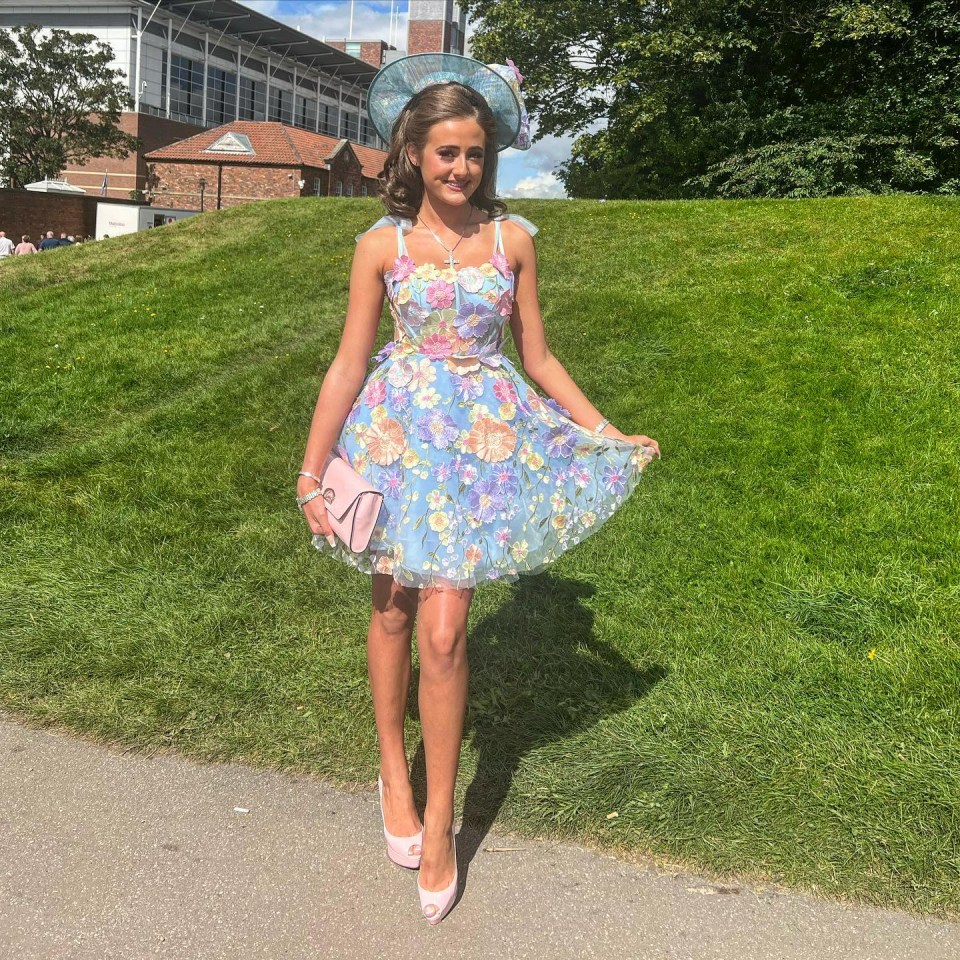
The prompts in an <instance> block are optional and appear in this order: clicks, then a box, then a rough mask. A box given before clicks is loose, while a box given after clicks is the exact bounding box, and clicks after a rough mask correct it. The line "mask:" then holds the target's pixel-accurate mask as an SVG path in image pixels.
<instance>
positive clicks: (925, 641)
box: [0, 196, 960, 916]
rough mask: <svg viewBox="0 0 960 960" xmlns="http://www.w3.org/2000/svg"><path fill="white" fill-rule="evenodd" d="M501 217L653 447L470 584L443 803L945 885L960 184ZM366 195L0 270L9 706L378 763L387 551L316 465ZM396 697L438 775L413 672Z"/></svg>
mask: <svg viewBox="0 0 960 960" xmlns="http://www.w3.org/2000/svg"><path fill="white" fill-rule="evenodd" d="M511 209H513V210H515V211H517V212H520V213H522V214H524V215H525V216H528V217H529V218H530V219H531V220H533V221H534V222H535V223H537V224H538V225H539V226H540V227H541V233H540V234H539V235H538V237H537V245H538V249H539V251H540V259H541V303H542V305H543V310H544V318H545V323H546V327H547V333H548V338H549V341H550V343H551V347H552V349H553V352H554V353H555V354H556V355H557V356H558V357H559V358H560V360H561V361H562V362H563V363H564V364H565V366H566V367H567V369H568V370H569V372H570V373H571V375H572V376H573V377H574V379H575V380H576V381H577V382H578V383H579V384H580V386H581V387H582V388H583V390H584V391H585V392H586V394H587V395H588V396H589V397H590V398H591V400H592V401H593V402H594V403H595V404H596V406H597V407H598V408H599V409H600V410H602V411H603V412H604V415H606V416H609V417H610V418H611V419H612V420H613V422H614V423H615V424H616V425H617V426H618V427H619V428H620V429H621V430H623V431H624V432H626V433H646V434H648V435H649V436H651V437H654V438H656V439H657V440H658V441H659V443H660V445H661V449H662V453H663V459H662V460H661V461H657V462H654V463H653V464H652V465H651V467H650V469H649V470H648V472H647V473H646V474H645V477H644V481H643V483H642V484H641V486H640V488H639V489H638V491H637V492H636V493H635V494H634V496H633V497H631V499H630V500H629V501H628V502H627V503H626V504H625V505H624V507H623V509H622V510H621V511H620V512H619V513H618V514H617V515H616V516H615V517H613V518H612V519H611V520H610V521H609V522H608V523H607V524H606V525H605V526H604V527H603V529H602V530H600V531H598V533H597V534H596V535H595V536H594V537H591V538H590V539H588V540H587V541H585V542H583V543H581V544H580V545H578V546H577V547H576V548H575V549H574V550H572V551H571V552H570V553H568V554H566V555H565V556H564V557H563V558H562V560H561V561H559V562H558V563H557V564H556V565H555V566H554V567H553V568H551V570H550V571H548V572H547V573H545V574H540V575H538V576H536V577H528V578H524V579H522V580H521V581H520V582H519V583H518V584H515V585H509V584H496V583H491V584H488V585H485V586H483V587H481V588H480V589H478V591H477V594H476V596H475V599H474V603H473V607H472V610H471V618H470V639H469V648H470V663H471V699H470V707H469V715H468V720H467V734H466V739H465V743H464V750H463V758H462V768H461V776H460V780H459V790H460V794H459V796H458V800H457V809H458V813H459V812H460V811H462V812H463V813H464V814H465V816H466V817H467V818H469V819H470V820H471V822H474V823H476V824H478V825H481V826H483V825H487V824H489V823H490V822H492V820H493V819H494V818H496V819H497V820H498V822H499V823H500V824H501V825H502V826H504V827H508V828H511V829H514V830H518V831H521V832H524V833H529V834H530V835H534V834H539V835H546V836H552V837H564V838H570V839H575V840H579V841H582V842H585V843H589V844H593V845H597V846H599V847H601V848H606V849H609V850H611V851H617V852H620V853H623V854H626V855H630V854H632V853H637V854H649V855H653V856H655V857H657V858H658V859H659V860H660V861H661V862H667V863H673V864H683V865H686V866H688V867H692V868H696V869H703V870H708V871H712V872H714V873H715V874H716V875H718V876H728V875H732V874H734V873H735V874H738V875H740V876H743V877H746V878H753V879H759V880H764V879H769V880H772V881H776V882H780V883H784V884H787V885H792V886H795V887H799V888H803V889H806V890H810V891H816V892H819V893H823V894H827V895H830V896H835V897H849V898H853V899H857V900H861V901H865V902H871V903H876V904H886V905H897V906H902V907H906V908H908V909H912V910H922V911H927V912H930V913H933V914H937V915H943V916H947V915H953V916H956V915H958V914H960V739H958V732H960V731H958V720H960V709H958V692H960V690H958V687H960V645H958V641H960V523H958V518H960V306H958V304H960V231H958V229H957V223H958V217H960V201H957V200H954V199H948V198H936V197H909V196H893V197H876V198H858V199H830V200H795V201H742V202H665V203H631V202H610V203H605V204H597V203H591V202H586V201H584V202H576V201H569V202H563V201H553V202H551V201H527V202H516V203H514V204H512V205H511ZM379 214H380V211H379V208H378V206H377V204H376V203H375V202H374V201H368V200H360V199H355V200H347V199H339V200H332V199H297V200H278V201H271V202H266V203H257V204H250V205H247V206H243V207H239V208H234V209H230V210H225V211H222V212H219V213H209V214H206V215H204V216H202V217H196V218H193V219H190V220H186V221H183V222H181V223H179V224H176V225H172V226H168V227H164V228H162V229H157V230H152V231H148V232H145V233H141V234H137V235H134V236H126V237H116V238H113V239H110V240H107V241H101V242H100V243H96V244H90V245H85V246H80V247H75V248H72V249H62V250H56V251H53V252H50V253H44V254H42V255H41V256H37V257H31V258H18V259H17V260H16V261H14V262H10V263H6V264H4V265H3V266H2V267H0V303H2V304H3V311H2V317H0V334H2V336H0V347H2V349H0V521H2V547H3V549H2V550H0V705H2V706H4V707H6V708H7V709H10V710H14V711H17V712H18V713H20V714H22V715H23V716H25V717H27V718H29V719H30V720H32V721H33V722H36V723H40V724H57V725H62V726H64V727H67V728H70V729H72V730H74V731H77V732H80V733H82V734H83V735H85V736H88V737H91V738H94V739H97V740H103V741H112V742H115V743H122V744H129V745H134V746H137V747H139V748H142V749H145V750H156V749H161V748H175V749H176V750H178V751H181V752H183V753H184V754H189V755H192V756H194V757H202V758H211V759H229V760H238V759H242V760H243V761H244V762H247V763H250V764H253V765H262V766H268V767H279V768H285V769H290V770H297V771H310V772H312V773H315V774H317V775H319V776H322V777H324V778H327V779H329V780H330V781H333V782H336V783H339V784H344V785H348V784H360V783H362V784H364V785H365V786H368V787H369V786H370V785H371V784H373V783H374V781H375V779H376V774H377V767H378V760H379V758H378V752H377V743H376V731H375V727H374V722H373V713H372V708H371V705H370V700H369V689H368V685H367V676H366V651H365V642H366V628H367V622H368V618H369V609H370V593H369V580H368V578H366V577H365V576H364V575H362V574H360V573H357V572H356V571H353V570H352V569H350V568H347V567H346V566H345V565H342V564H337V563H336V562H335V561H333V560H331V559H329V558H325V557H322V556H321V555H320V554H318V553H317V551H315V550H314V549H313V547H312V546H311V544H310V539H309V532H308V530H307V527H306V525H305V523H304V521H303V519H302V517H301V515H300V514H299V512H298V511H297V509H296V507H295V505H294V503H293V497H294V493H295V473H296V471H297V470H298V469H299V465H300V462H301V458H302V455H303V447H304V444H305V442H306V435H307V430H308V427H309V423H310V418H311V415H312V412H313V406H314V403H315V401H316V396H317V392H318V390H319V388H320V383H321V380H322V377H323V373H324V371H325V370H326V368H327V365H328V364H329V362H330V360H331V359H332V357H333V355H334V353H335V351H336V347H337V344H338V340H339V333H340V329H341V324H342V318H343V314H344V310H345V306H346V284H347V273H348V270H349V265H350V260H351V257H352V254H353V247H354V244H353V237H354V234H356V233H358V232H359V231H360V230H362V229H363V228H365V227H366V226H367V225H369V224H370V223H372V222H373V221H374V220H375V219H376V218H377V217H378V216H379ZM391 332H392V331H391V329H390V325H389V322H388V320H387V319H385V320H384V323H383V325H382V327H381V336H380V338H379V340H378V345H379V344H382V343H383V342H384V341H385V340H387V339H389V337H390V334H391ZM508 352H509V354H510V356H511V357H512V358H513V359H516V352H515V351H514V350H513V347H512V344H509V346H508ZM415 669H416V661H415ZM409 712H410V720H409V722H408V724H407V736H408V741H407V742H408V748H409V755H410V758H411V762H412V765H413V770H414V775H415V778H416V781H417V788H416V789H417V792H418V796H419V797H420V799H421V801H422V798H423V756H422V747H421V744H420V737H419V724H418V721H417V702H416V676H415V677H414V686H413V690H412V692H411V699H410V710H409ZM614 814H616V815H615V816H614ZM371 829H372V826H371Z"/></svg>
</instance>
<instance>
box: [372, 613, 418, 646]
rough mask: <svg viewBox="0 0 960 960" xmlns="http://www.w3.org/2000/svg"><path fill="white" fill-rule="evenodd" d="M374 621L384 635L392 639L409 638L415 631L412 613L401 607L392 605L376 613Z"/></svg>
mask: <svg viewBox="0 0 960 960" xmlns="http://www.w3.org/2000/svg"><path fill="white" fill-rule="evenodd" d="M374 621H375V623H376V625H377V627H378V628H379V630H380V633H381V635H382V636H385V637H387V638H388V639H391V640H404V639H409V638H410V634H411V632H412V631H413V619H412V617H411V616H410V613H409V612H408V611H406V610H403V609H402V608H400V607H394V606H390V607H387V608H386V609H384V610H377V611H375V613H374Z"/></svg>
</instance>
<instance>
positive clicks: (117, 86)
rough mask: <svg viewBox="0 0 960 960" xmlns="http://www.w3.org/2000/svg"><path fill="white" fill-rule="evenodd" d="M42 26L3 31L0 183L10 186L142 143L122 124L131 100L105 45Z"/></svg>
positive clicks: (0, 50) (0, 32) (121, 154)
mask: <svg viewBox="0 0 960 960" xmlns="http://www.w3.org/2000/svg"><path fill="white" fill-rule="evenodd" d="M41 31H44V28H42V27H40V26H39V25H37V24H27V25H25V26H19V27H12V28H10V29H7V30H0V153H2V156H0V182H5V183H6V184H7V185H8V186H22V185H23V184H25V183H30V182H31V181H34V180H42V179H43V178H44V177H51V178H55V177H56V176H57V175H58V174H59V173H60V171H62V170H63V169H64V167H65V166H66V165H67V163H68V162H71V161H73V162H83V161H85V160H89V159H91V158H93V157H104V156H111V157H120V158H123V157H126V156H127V155H128V154H129V152H130V151H131V150H135V149H137V148H138V147H140V146H141V142H140V140H139V138H137V137H132V136H130V135H129V134H127V133H124V132H123V131H122V130H120V128H119V122H120V114H121V112H122V111H123V110H124V109H130V108H132V106H133V103H132V101H131V98H130V94H129V92H128V90H127V86H126V82H125V81H124V80H122V79H120V78H121V77H122V76H123V72H122V71H121V70H112V69H110V61H111V60H112V59H113V55H112V53H111V51H110V47H109V46H108V45H107V44H104V43H102V42H99V41H97V38H96V37H95V36H94V35H93V34H92V33H70V32H69V31H68V30H52V31H49V32H48V33H46V32H45V33H41ZM94 44H96V46H94Z"/></svg>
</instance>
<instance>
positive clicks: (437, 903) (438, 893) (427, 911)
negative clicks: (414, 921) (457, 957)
mask: <svg viewBox="0 0 960 960" xmlns="http://www.w3.org/2000/svg"><path fill="white" fill-rule="evenodd" d="M452 832H453V880H451V881H450V886H448V887H444V888H443V889H442V890H424V889H423V887H421V886H420V878H419V877H417V893H419V894H420V912H421V913H422V914H423V915H424V917H426V918H427V921H428V922H429V924H430V926H431V927H435V926H436V925H437V924H438V923H439V922H440V921H441V920H442V919H443V918H444V917H445V916H446V915H447V914H448V913H449V912H450V908H451V907H452V906H453V901H454V900H456V899H457V828H456V825H454V826H453V827H452Z"/></svg>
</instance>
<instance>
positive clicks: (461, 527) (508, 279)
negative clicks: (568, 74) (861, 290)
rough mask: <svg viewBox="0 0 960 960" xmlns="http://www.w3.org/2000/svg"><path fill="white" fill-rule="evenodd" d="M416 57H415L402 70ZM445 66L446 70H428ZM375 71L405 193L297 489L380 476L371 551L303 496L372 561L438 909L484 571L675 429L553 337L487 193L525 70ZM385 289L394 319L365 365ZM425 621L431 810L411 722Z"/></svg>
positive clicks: (544, 554)
mask: <svg viewBox="0 0 960 960" xmlns="http://www.w3.org/2000/svg"><path fill="white" fill-rule="evenodd" d="M424 57H427V58H429V57H436V58H437V60H436V61H435V62H434V61H429V64H432V65H433V66H434V67H435V68H436V69H433V70H432V71H424V70H423V69H422V68H423V67H424V63H423V59H424ZM409 61H416V63H414V64H413V66H415V67H417V69H416V70H410V71H409V72H408V74H404V71H405V70H407V67H406V66H405V64H406V63H407V62H409ZM460 61H463V63H460ZM451 64H452V66H451ZM438 65H439V66H442V67H443V70H440V69H439V67H438ZM438 75H439V76H443V77H445V78H446V79H444V80H443V82H430V81H431V80H434V79H436V77H437V76H438ZM381 76H382V77H383V79H384V82H383V83H382V84H381V85H380V91H379V93H380V96H379V97H375V96H374V89H373V88H371V90H370V102H371V104H373V103H375V102H376V103H378V104H379V105H380V107H382V105H383V104H385V103H386V104H388V107H386V108H384V111H385V112H381V113H380V114H377V113H375V110H374V108H371V118H372V119H373V120H374V124H375V126H377V128H378V132H380V134H381V136H383V137H384V139H388V140H389V143H390V149H389V154H388V157H387V160H386V163H385V166H384V174H383V178H382V181H381V187H380V196H381V199H382V201H383V203H384V205H385V206H386V208H387V210H388V211H389V213H390V215H389V216H387V217H385V218H383V219H382V220H381V221H380V222H378V223H377V224H375V225H374V227H372V228H371V229H370V230H368V231H367V232H366V233H364V234H362V235H361V236H360V237H358V244H357V249H356V255H355V257H354V260H353V268H352V272H351V277H350V293H349V305H348V308H347V315H346V321H345V326H344V330H343V334H342V338H341V342H340V346H339V349H338V351H337V354H336V357H335V358H334V360H333V362H332V363H331V365H330V368H329V370H328V371H327V373H326V376H325V377H324V380H323V385H322V388H321V390H320V396H319V399H318V401H317V406H316V410H315V412H314V415H313V421H312V425H311V428H310V434H309V437H308V440H307V446H306V453H305V456H304V460H303V472H302V473H301V476H300V477H299V480H298V495H299V496H298V502H299V501H300V499H301V498H304V497H306V496H307V495H308V494H309V493H311V492H312V491H316V490H317V487H318V480H317V478H318V477H320V476H322V471H323V469H324V467H325V465H326V463H327V462H328V457H329V456H330V455H331V454H339V455H340V456H342V457H343V458H344V459H345V460H346V461H347V462H348V463H349V464H350V465H351V466H352V467H353V468H354V469H355V470H356V471H357V472H358V473H359V474H360V475H361V476H363V477H364V478H365V479H366V480H368V481H369V482H370V483H371V484H373V485H374V486H376V487H377V489H378V490H380V491H382V492H383V494H384V501H383V505H382V507H381V511H380V514H379V516H378V518H377V525H376V527H375V529H374V532H373V534H372V536H371V539H370V542H369V545H368V546H367V548H366V549H365V550H364V551H362V552H352V551H351V550H349V549H347V546H346V545H345V544H343V543H340V542H339V541H338V540H337V539H336V538H335V536H334V534H333V532H332V530H331V527H330V523H329V520H328V517H327V514H326V509H325V502H324V499H323V497H322V496H318V495H316V494H315V495H314V496H313V497H312V498H311V499H309V500H307V501H306V502H304V503H303V504H302V507H301V509H302V510H303V512H304V514H305V517H306V520H307V522H308V524H309V526H310V529H311V531H312V532H313V544H314V545H315V546H316V547H317V548H318V549H320V550H322V551H323V552H327V553H329V554H331V555H332V556H334V557H336V558H337V559H339V560H342V561H344V562H346V563H349V564H351V565H352V566H353V567H355V568H356V569H358V570H360V571H362V572H364V573H367V574H369V575H370V576H371V581H372V607H373V610H372V616H371V621H370V628H369V633H368V639H367V662H368V668H369V675H370V688H371V693H372V698H373V707H374V715H375V720H376V726H377V735H378V741H379V745H380V752H381V763H380V777H379V779H378V786H379V790H380V803H381V813H382V817H383V828H384V834H385V837H386V840H387V852H388V855H389V856H390V857H391V859H393V860H394V861H395V862H397V863H399V864H402V865H404V866H409V867H413V868H419V871H420V872H419V877H418V882H417V886H418V892H419V897H420V903H421V909H422V912H423V915H424V917H426V918H427V920H428V921H429V922H430V923H431V924H436V923H439V922H440V920H442V919H443V917H444V916H445V915H446V914H447V912H448V911H449V909H450V908H451V907H452V905H453V902H454V899H455V895H456V892H457V891H456V888H457V878H458V872H457V866H456V836H455V829H454V789H455V785H456V777H457V768H458V763H459V758H460V748H461V741H462V736H463V722H464V715H465V710H466V705H467V679H468V663H467V654H466V648H467V615H468V612H469V609H470V603H471V600H472V598H473V593H474V590H475V588H476V586H477V585H478V584H479V583H481V582H483V581H491V580H495V579H505V580H508V581H515V580H516V579H517V578H518V577H519V576H520V575H522V574H530V573H534V572H537V571H539V570H542V569H543V568H544V567H546V566H547V565H548V564H550V563H552V562H553V561H555V560H556V559H557V558H558V557H559V556H560V555H561V554H562V553H563V552H564V551H565V550H567V549H568V548H570V547H571V546H573V545H574V544H576V543H579V542H580V541H581V540H583V539H584V538H586V537H587V536H590V535H591V534H592V533H593V532H595V531H596V530H597V529H598V528H599V526H600V525H601V524H602V523H603V522H604V521H605V520H606V519H607V518H608V517H609V516H610V515H611V514H612V513H613V512H614V511H615V510H616V509H617V507H618V506H619V505H620V504H621V503H622V502H623V500H624V499H625V498H626V497H627V496H629V494H630V492H631V491H632V489H633V488H634V486H635V485H636V484H637V482H638V481H639V479H640V475H641V472H642V470H643V469H644V468H645V467H646V465H647V464H648V463H649V462H650V461H651V459H653V458H654V457H659V456H660V450H659V445H658V444H657V442H656V441H655V440H652V439H650V437H647V436H644V435H642V434H637V435H630V436H627V435H625V434H623V433H621V432H620V431H619V430H617V429H616V428H615V427H614V426H613V425H612V424H611V423H609V421H608V420H607V419H606V418H604V417H603V416H602V414H601V413H600V411H598V410H597V409H596V408H595V407H594V406H593V404H591V403H590V401H589V400H588V399H587V398H586V396H584V394H583V393H582V392H581V391H580V389H579V388H578V387H577V385H576V384H575V383H574V381H573V380H572V379H571V377H570V376H569V374H568V373H567V372H566V370H565V369H564V368H563V366H562V365H561V363H560V361H559V360H558V359H557V358H556V357H554V356H553V354H552V353H551V352H550V350H549V348H548V346H547V343H546V340H545V336H544V327H543V322H542V319H541V315H540V307H539V303H538V298H537V258H536V251H535V249H534V245H533V240H532V239H531V235H532V234H533V233H535V232H536V227H534V226H533V225H532V224H530V223H529V222H527V221H525V220H524V219H523V218H522V217H516V216H509V217H508V216H505V210H506V206H505V204H504V203H503V202H502V201H500V200H498V199H496V197H495V193H494V190H495V184H496V172H497V151H498V150H501V149H504V148H505V147H507V146H510V145H511V144H512V143H514V141H515V138H516V136H517V132H518V130H519V129H520V120H521V112H522V102H521V101H520V100H519V97H518V93H519V91H518V90H517V87H516V85H515V84H510V83H509V82H508V80H506V79H504V77H503V76H502V75H501V74H497V73H495V72H494V71H493V70H490V69H489V68H487V67H485V66H484V65H482V64H477V63H476V61H473V60H469V59H468V58H460V57H452V56H450V55H440V54H437V55H426V54H425V55H420V56H415V57H407V58H404V59H403V60H398V61H394V62H393V63H392V64H389V65H388V66H387V67H385V68H384V69H383V70H382V71H381V74H380V75H378V78H377V79H375V80H374V87H376V86H377V83H378V80H380V78H381ZM404 79H406V83H407V86H406V88H404V86H403V82H400V81H404ZM388 81H389V82H388ZM398 90H399V92H398ZM385 91H387V92H390V91H392V94H393V96H392V99H391V97H390V96H387V95H386V93H385ZM391 103H392V104H393V106H392V109H393V111H394V112H393V114H392V115H391V114H390V109H391V107H390V106H389V105H390V104H391ZM380 107H378V108H377V109H380ZM384 296H386V297H387V298H388V300H389V304H390V310H391V313H392V315H393V318H394V339H393V340H392V341H391V342H390V343H388V344H387V345H386V347H385V348H384V349H383V350H382V351H381V352H380V353H379V354H378V355H377V357H376V358H375V360H376V361H378V362H377V364H376V366H375V367H374V369H373V370H372V371H371V372H370V373H369V374H368V373H367V365H368V363H369V357H370V354H371V352H372V348H373V344H374V340H375V337H376V333H377V328H378V324H379V320H380V314H381V309H382V306H383V299H384ZM508 322H509V325H510V330H511V333H512V335H513V340H514V343H515V345H516V348H517V353H518V354H519V357H520V360H521V362H522V366H523V371H524V373H526V374H527V376H528V377H529V378H530V379H531V380H533V381H534V382H535V383H536V384H537V385H538V386H539V387H540V389H541V390H542V391H543V394H544V395H545V396H546V397H548V398H549V399H542V398H541V396H540V395H539V394H538V393H537V391H535V390H534V389H532V388H531V387H529V386H528V385H527V383H526V381H525V380H524V378H523V377H522V376H521V375H520V374H519V373H518V371H517V370H516V368H515V367H514V365H513V364H512V363H511V362H510V360H509V359H508V358H507V357H506V356H505V355H504V354H502V353H501V351H500V347H501V345H502V342H503V335H504V327H505V325H506V324H507V323H508ZM415 622H416V626H417V644H418V652H419V656H420V683H419V706H420V718H421V722H422V729H423V744H424V753H425V757H426V776H427V803H426V809H425V811H424V817H423V825H422V826H421V824H420V819H419V816H418V814H417V809H416V807H415V805H414V799H413V793H412V789H411V785H410V780H409V774H408V767H407V758H406V755H405V752H404V737H403V724H404V715H405V712H406V703H407V693H408V688H409V684H410V676H411V649H410V648H411V637H412V632H413V628H414V623H415Z"/></svg>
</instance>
